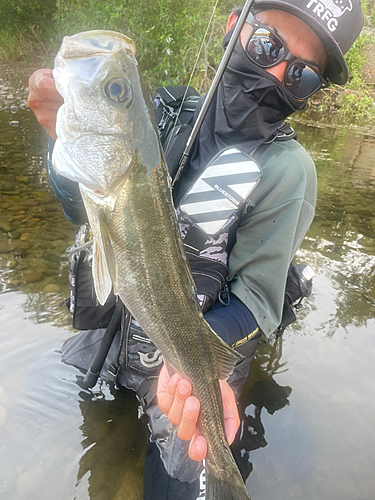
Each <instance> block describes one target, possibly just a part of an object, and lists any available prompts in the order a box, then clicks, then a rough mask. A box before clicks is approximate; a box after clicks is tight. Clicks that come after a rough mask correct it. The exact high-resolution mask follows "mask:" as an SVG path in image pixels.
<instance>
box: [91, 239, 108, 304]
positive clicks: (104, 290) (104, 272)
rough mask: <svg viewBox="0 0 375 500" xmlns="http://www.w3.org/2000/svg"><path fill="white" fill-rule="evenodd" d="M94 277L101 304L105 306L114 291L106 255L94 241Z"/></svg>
mask: <svg viewBox="0 0 375 500" xmlns="http://www.w3.org/2000/svg"><path fill="white" fill-rule="evenodd" d="M92 277H93V280H94V287H95V293H96V296H97V298H98V301H99V303H100V304H101V305H102V306H103V305H104V304H105V303H106V300H107V298H108V295H109V294H110V292H111V289H112V280H111V276H110V274H109V270H108V266H107V262H106V259H105V255H104V254H103V252H102V250H101V248H100V246H99V244H98V243H97V242H96V241H95V240H94V248H93V260H92Z"/></svg>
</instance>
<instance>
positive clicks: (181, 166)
mask: <svg viewBox="0 0 375 500" xmlns="http://www.w3.org/2000/svg"><path fill="white" fill-rule="evenodd" d="M253 1H254V0H246V3H245V5H244V7H243V9H242V12H241V15H240V17H239V18H238V21H237V23H236V26H235V28H234V31H233V34H232V36H231V38H230V41H229V43H228V46H227V48H226V50H225V52H224V55H223V58H222V60H221V62H220V65H219V67H218V69H217V72H216V75H215V78H214V79H213V82H212V84H211V86H210V88H209V90H208V92H207V95H206V98H205V100H204V102H203V105H202V108H201V110H200V112H199V114H198V117H197V119H196V121H195V124H194V126H193V130H192V131H191V133H190V136H189V138H188V140H187V142H186V146H185V149H184V152H183V153H182V155H181V158H180V161H179V164H178V169H177V172H176V175H175V177H174V179H173V183H172V185H174V184H175V182H176V181H177V180H178V179H179V178H180V175H181V174H182V171H183V169H184V167H185V165H186V163H187V161H188V158H189V154H190V152H191V148H192V147H193V144H194V141H195V139H196V137H197V135H198V132H199V130H200V128H201V126H202V123H203V120H204V119H205V117H206V114H207V111H208V108H209V107H210V104H211V101H212V98H213V96H214V94H215V92H216V89H217V87H218V85H219V82H220V80H221V77H222V76H223V73H224V71H225V68H226V67H227V64H228V61H229V58H230V56H231V55H232V52H233V49H234V47H235V45H236V43H237V40H238V38H239V36H240V33H241V30H242V28H243V26H244V24H245V22H246V19H247V16H248V14H249V12H250V8H251V5H252V3H253Z"/></svg>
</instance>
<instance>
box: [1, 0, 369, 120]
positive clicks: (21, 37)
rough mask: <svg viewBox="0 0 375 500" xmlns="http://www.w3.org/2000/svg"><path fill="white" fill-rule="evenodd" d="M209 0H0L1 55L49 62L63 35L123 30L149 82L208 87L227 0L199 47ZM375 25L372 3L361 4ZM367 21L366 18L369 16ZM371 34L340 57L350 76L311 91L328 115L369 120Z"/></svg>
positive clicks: (208, 14)
mask: <svg viewBox="0 0 375 500" xmlns="http://www.w3.org/2000/svg"><path fill="white" fill-rule="evenodd" d="M214 3H215V0H154V2H150V1H149V0H107V1H106V2H103V0H0V12H1V17H0V61H9V60H19V59H25V60H28V61H30V60H35V58H40V59H42V60H43V61H49V63H52V58H53V56H54V54H55V53H56V51H57V50H58V47H59V46H60V44H61V41H62V38H63V36H65V35H71V34H74V33H77V32H79V31H85V30H92V29H110V30H117V31H121V32H123V33H125V34H127V35H129V36H130V37H131V38H133V39H134V41H135V42H136V47H137V58H138V60H139V63H140V67H141V70H142V72H143V74H144V76H145V77H146V79H147V80H148V83H149V85H150V86H151V88H153V89H155V88H156V87H158V86H161V85H179V84H187V83H188V82H189V78H190V75H191V74H192V70H193V68H194V65H195V64H196V68H195V72H194V78H193V80H192V82H191V84H192V85H193V86H195V87H196V88H197V89H198V90H199V91H200V92H204V91H206V90H207V89H208V87H209V85H210V83H211V81H212V78H213V76H214V74H215V70H216V68H217V65H218V63H219V61H220V59H221V57H222V54H223V50H222V48H221V42H222V38H223V35H224V33H225V27H226V23H227V18H228V14H229V12H230V10H231V8H232V6H233V0H223V1H220V2H219V6H218V7H217V10H216V12H215V14H214V17H213V23H212V25H211V27H210V28H209V30H208V33H207V38H206V43H205V44H204V46H203V50H202V52H201V53H200V55H199V57H198V53H199V49H200V47H201V43H202V40H203V37H204V35H205V32H206V28H207V26H208V22H209V20H210V17H211V14H212V9H213V5H214ZM362 6H363V10H364V12H365V14H366V16H367V19H369V20H372V22H373V23H374V24H375V10H374V3H373V1H372V0H371V3H370V1H368V2H367V1H365V2H362ZM369 22H370V21H369ZM373 39H374V36H373V35H365V34H362V35H361V36H360V37H359V38H358V40H357V41H356V42H355V44H354V45H353V47H352V48H351V49H350V50H349V52H348V54H347V56H346V60H347V62H348V66H349V70H350V75H351V76H350V81H349V83H348V84H347V85H346V86H345V87H344V89H341V88H339V87H337V86H331V87H330V88H328V89H326V90H325V91H324V92H321V93H319V94H318V95H317V97H315V96H314V99H313V100H312V101H313V102H312V106H311V108H312V109H314V110H318V111H319V112H320V113H323V112H325V113H326V115H334V114H335V113H336V112H337V110H338V109H340V114H341V117H342V118H343V119H345V120H346V119H348V120H353V119H354V120H367V121H374V119H375V116H374V113H375V107H374V105H373V101H374V96H373V94H372V92H373V91H372V89H370V88H368V86H366V85H365V84H364V82H363V75H362V72H361V70H362V66H363V64H364V62H365V49H366V47H367V46H368V44H369V43H373Z"/></svg>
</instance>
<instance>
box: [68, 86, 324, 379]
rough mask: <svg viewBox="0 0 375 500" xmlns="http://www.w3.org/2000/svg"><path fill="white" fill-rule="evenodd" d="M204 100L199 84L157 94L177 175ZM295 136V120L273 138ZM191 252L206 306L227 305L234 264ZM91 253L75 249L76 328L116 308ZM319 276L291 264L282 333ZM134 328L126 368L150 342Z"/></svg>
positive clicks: (83, 234)
mask: <svg viewBox="0 0 375 500" xmlns="http://www.w3.org/2000/svg"><path fill="white" fill-rule="evenodd" d="M199 99H200V95H199V94H198V92H197V91H196V90H195V89H194V88H193V87H186V86H170V87H162V88H159V89H157V93H156V94H155V96H154V101H155V106H156V110H155V118H156V123H157V126H158V132H159V137H160V141H161V144H162V146H163V148H164V151H165V156H166V160H167V164H168V169H169V172H170V174H171V177H172V179H173V177H174V175H175V173H176V171H177V169H178V165H179V160H180V158H181V155H182V153H183V151H184V149H185V145H186V141H187V139H188V137H189V135H190V133H191V131H192V127H193V124H194V118H195V110H196V108H197V105H198V102H199ZM295 137H296V134H295V132H294V130H293V129H292V128H291V127H290V126H289V125H283V126H282V127H281V128H280V129H279V130H278V132H277V134H275V136H274V137H272V138H271V139H270V140H269V141H268V143H269V142H272V141H285V140H290V139H293V138H295ZM268 143H267V144H264V145H262V146H260V148H258V150H257V151H256V152H255V154H254V155H253V156H254V157H255V159H257V157H259V156H260V154H261V153H262V152H263V151H264V149H265V148H266V147H267V145H268ZM180 230H181V234H182V237H183V239H184V237H185V234H184V232H186V229H185V227H184V224H181V222H180ZM191 235H193V238H194V240H198V241H199V240H200V244H201V246H203V245H204V240H202V237H201V236H200V235H199V231H197V229H196V228H194V227H193V228H191V229H190V236H191ZM90 237H91V236H90V230H89V227H88V226H87V225H84V226H82V227H81V229H80V231H79V232H78V233H77V238H76V243H75V245H74V246H75V247H76V248H77V249H78V248H79V247H80V246H81V245H82V244H83V243H85V242H88V241H89V239H90ZM185 243H186V241H185ZM198 246H199V245H198ZM185 251H186V253H187V256H188V260H189V263H190V266H191V269H192V275H193V278H194V280H195V283H196V287H197V294H198V298H199V299H200V304H201V307H202V310H203V311H206V310H208V309H210V307H211V306H212V305H213V303H214V302H215V301H216V300H218V299H219V300H220V301H221V302H222V303H223V304H226V303H227V301H228V298H229V288H228V285H227V274H228V269H227V267H226V265H223V264H222V263H221V262H220V261H219V260H213V259H211V260H210V262H209V265H208V266H207V265H206V263H205V260H204V259H202V258H201V257H200V256H199V255H198V254H197V252H196V251H194V250H192V248H191V247H190V246H189V245H188V246H186V245H185ZM86 254H87V252H86V251H85V250H82V251H77V252H73V253H72V263H71V267H70V273H69V279H70V287H71V296H70V299H68V301H67V306H68V308H69V309H70V312H71V313H72V316H73V327H74V328H77V329H79V330H94V329H97V328H106V327H107V325H108V323H109V320H110V318H111V316H112V314H113V312H114V310H115V297H114V295H113V294H111V295H110V297H109V299H108V301H107V303H106V304H105V305H104V306H99V304H98V302H97V299H96V296H95V292H94V286H93V281H92V273H91V262H90V259H89V258H87V255H86ZM313 275H314V273H313V272H312V271H311V269H310V268H309V267H308V266H306V265H305V264H303V265H299V266H296V265H293V264H291V266H290V267H289V270H288V276H287V282H286V290H285V298H284V307H283V314H282V321H281V324H280V325H279V327H278V329H277V332H276V334H277V335H278V336H279V335H281V334H282V333H283V331H284V330H285V328H286V327H287V326H288V325H290V324H291V323H293V322H294V321H296V316H295V311H298V310H299V309H300V308H301V307H302V300H303V298H304V297H308V296H309V295H310V293H311V290H312V277H313ZM129 328H131V329H132V332H133V334H134V335H133V334H132V335H130V337H129V332H128V333H127V334H126V335H127V336H128V337H127V340H126V342H125V341H124V346H123V349H122V352H121V353H120V359H122V360H123V362H121V363H120V365H121V367H123V368H126V369H129V359H128V358H129V352H131V351H132V346H133V344H134V347H135V346H139V342H143V343H146V344H147V343H149V342H150V341H149V339H148V338H147V337H146V336H145V334H144V333H143V332H142V330H141V329H140V328H139V326H138V325H137V324H136V322H135V321H134V320H133V321H130V322H129V321H128V329H129ZM125 344H126V345H125ZM125 348H126V349H127V353H126V352H125ZM152 356H153V355H152ZM152 356H151V357H149V358H147V357H145V359H146V361H148V365H147V366H149V367H150V369H151V372H152V371H153V368H154V367H156V364H155V363H154V361H155V360H154V359H153V357H152ZM157 364H160V363H157ZM144 367H145V365H144V366H142V367H140V370H141V369H142V370H143V369H144ZM136 371H137V370H136Z"/></svg>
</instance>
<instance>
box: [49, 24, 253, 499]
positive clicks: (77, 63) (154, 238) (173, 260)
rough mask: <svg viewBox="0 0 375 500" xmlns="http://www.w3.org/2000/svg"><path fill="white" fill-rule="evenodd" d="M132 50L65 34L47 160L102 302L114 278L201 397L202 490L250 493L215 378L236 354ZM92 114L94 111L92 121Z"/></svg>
mask: <svg viewBox="0 0 375 500" xmlns="http://www.w3.org/2000/svg"><path fill="white" fill-rule="evenodd" d="M134 52H135V49H134V44H133V43H132V41H131V40H130V39H128V38H127V37H125V36H124V35H121V34H119V33H115V32H107V31H92V32H86V33H80V34H77V35H75V36H73V37H66V38H65V39H64V42H63V45H62V48H61V50H60V53H59V54H58V55H57V57H56V62H55V70H54V76H55V80H56V86H57V89H58V90H59V92H60V93H61V95H62V96H63V97H64V99H65V104H64V105H63V106H62V108H60V110H59V114H58V120H57V135H58V140H57V143H56V145H55V152H54V156H53V163H54V166H55V168H56V169H57V171H58V172H59V173H61V175H65V176H66V177H68V178H70V179H72V180H74V181H76V182H78V183H79V186H80V190H81V193H82V199H83V201H84V204H85V208H86V211H87V215H88V219H89V222H90V226H91V229H92V232H93V234H94V258H93V277H94V284H95V290H96V293H97V296H98V299H99V301H100V302H101V303H104V302H105V300H106V297H107V296H108V293H109V291H110V289H111V287H112V286H113V289H114V291H115V293H116V294H118V295H119V297H120V298H121V300H122V301H123V302H124V304H125V305H126V307H127V308H128V309H129V311H130V312H131V314H132V315H133V316H134V317H135V318H136V320H137V322H138V323H139V325H140V326H141V328H142V329H143V330H144V332H145V333H146V334H147V335H148V336H149V337H150V338H151V340H152V341H153V342H154V343H155V345H156V346H157V347H158V348H159V349H160V351H161V352H162V354H163V356H164V359H165V360H167V361H168V362H169V363H170V364H171V365H172V366H173V367H174V368H175V369H176V370H177V371H178V372H179V373H180V374H181V375H182V376H184V377H186V378H188V379H189V380H190V381H191V383H192V385H193V392H194V394H196V396H197V397H198V398H199V400H200V401H201V412H200V417H199V428H200V430H201V432H202V434H203V435H204V436H205V437H206V439H207V444H208V453H207V460H206V499H207V500H245V499H249V498H250V497H249V495H248V493H247V491H246V488H245V485H244V483H243V481H242V478H241V475H240V473H239V471H238V468H237V466H236V464H235V462H234V460H233V457H232V455H231V452H230V449H229V446H228V444H227V442H226V438H225V432H224V417H223V407H222V399H221V393H220V386H219V379H220V378H227V376H228V375H229V374H230V373H231V371H232V370H233V367H234V364H235V362H236V361H238V360H239V359H240V355H238V354H237V353H236V352H235V351H233V350H232V349H231V348H229V347H228V346H227V345H226V344H225V343H224V342H223V341H222V340H221V339H219V337H218V336H217V335H216V334H215V333H214V332H213V331H212V330H211V328H210V327H209V325H208V324H207V323H206V321H205V320H204V318H203V314H202V312H201V309H200V306H199V302H198V299H197V296H196V289H195V285H194V281H193V278H192V275H191V272H190V267H189V264H188V262H187V259H186V256H185V254H184V250H183V244H182V240H181V237H180V233H179V228H178V224H177V218H176V213H175V210H174V207H173V202H172V195H171V189H170V180H169V174H168V171H167V168H166V164H165V160H164V155H163V152H162V149H161V145H160V142H159V140H158V135H157V132H156V129H155V125H154V123H153V110H152V106H151V101H150V99H149V97H148V94H147V93H146V92H145V91H144V89H143V87H142V84H141V81H140V79H139V74H138V69H137V63H136V60H135V57H134ZM80 67H82V68H84V70H82V71H83V75H82V74H81V73H80V71H79V68H80ZM93 96H94V97H93ZM123 97H124V98H123ZM93 98H94V99H95V103H93ZM122 98H123V99H122ZM81 101H82V102H81ZM90 103H91V105H90ZM94 104H95V105H94ZM64 106H65V109H64ZM77 106H78V107H79V108H80V109H79V110H75V109H74V107H77ZM106 107H108V108H109V111H108V113H107V112H106ZM90 113H94V114H95V117H93V119H92V120H91V122H90V119H89V118H90ZM98 113H100V114H101V116H100V119H99V118H98V116H97V114H98ZM79 117H82V122H83V123H82V129H84V133H80V123H79ZM69 118H71V120H73V122H72V123H71V124H70V122H69ZM101 121H103V122H104V123H103V128H101V126H100V123H101ZM113 121H114V122H115V123H113V124H112V122H113ZM119 129H121V130H122V135H121V134H119ZM102 130H105V134H104V135H108V138H109V140H108V141H107V142H106V141H103V134H102ZM88 137H89V139H88ZM113 138H115V140H113ZM86 152H87V154H85V153H86ZM96 153H97V154H96ZM111 159H116V161H111ZM121 159H122V160H123V161H122V162H121Z"/></svg>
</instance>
